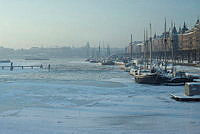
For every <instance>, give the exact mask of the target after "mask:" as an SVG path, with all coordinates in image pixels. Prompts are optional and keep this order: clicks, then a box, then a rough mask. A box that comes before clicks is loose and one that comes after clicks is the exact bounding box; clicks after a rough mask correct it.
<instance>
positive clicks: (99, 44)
mask: <svg viewBox="0 0 200 134" xmlns="http://www.w3.org/2000/svg"><path fill="white" fill-rule="evenodd" d="M98 55H99V58H100V57H101V41H99V54H98Z"/></svg>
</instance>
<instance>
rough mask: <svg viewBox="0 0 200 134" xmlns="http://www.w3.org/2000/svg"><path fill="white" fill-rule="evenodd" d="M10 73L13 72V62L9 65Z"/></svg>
mask: <svg viewBox="0 0 200 134" xmlns="http://www.w3.org/2000/svg"><path fill="white" fill-rule="evenodd" d="M10 71H13V62H11V63H10Z"/></svg>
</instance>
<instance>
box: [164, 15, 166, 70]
mask: <svg viewBox="0 0 200 134" xmlns="http://www.w3.org/2000/svg"><path fill="white" fill-rule="evenodd" d="M166 28H167V24H166V18H165V33H164V46H165V71H167V35H166Z"/></svg>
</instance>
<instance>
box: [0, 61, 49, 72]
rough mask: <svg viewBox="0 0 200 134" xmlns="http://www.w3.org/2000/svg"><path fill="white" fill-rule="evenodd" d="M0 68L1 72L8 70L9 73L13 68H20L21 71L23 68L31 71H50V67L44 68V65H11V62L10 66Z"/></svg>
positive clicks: (0, 66)
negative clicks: (37, 69) (36, 69)
mask: <svg viewBox="0 0 200 134" xmlns="http://www.w3.org/2000/svg"><path fill="white" fill-rule="evenodd" d="M0 68H1V69H2V70H4V69H6V68H9V69H10V71H13V70H14V68H21V69H22V70H23V69H25V68H31V69H34V68H39V69H48V70H49V71H50V69H51V66H50V64H48V65H47V66H46V67H44V65H42V64H41V65H13V63H12V62H11V64H10V65H0Z"/></svg>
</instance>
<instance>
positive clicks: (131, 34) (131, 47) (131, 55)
mask: <svg viewBox="0 0 200 134" xmlns="http://www.w3.org/2000/svg"><path fill="white" fill-rule="evenodd" d="M130 44H131V60H132V58H133V45H132V44H133V35H132V34H131V43H130Z"/></svg>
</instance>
